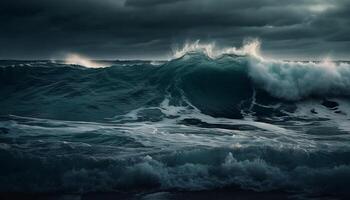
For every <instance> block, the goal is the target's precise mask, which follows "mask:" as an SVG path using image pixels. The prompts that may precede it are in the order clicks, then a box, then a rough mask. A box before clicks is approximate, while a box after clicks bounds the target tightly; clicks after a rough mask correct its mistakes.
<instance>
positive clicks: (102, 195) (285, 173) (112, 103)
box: [0, 51, 350, 199]
mask: <svg viewBox="0 0 350 200" xmlns="http://www.w3.org/2000/svg"><path fill="white" fill-rule="evenodd" d="M349 100H350V63H347V62H341V61H339V62H335V61H327V60H325V61H321V62H311V61H307V62H297V61H276V60H270V59H263V58H260V57H257V56H254V55H244V54H233V53H227V54H226V53H225V54H221V55H217V56H215V57H212V56H210V54H208V53H207V52H205V51H202V52H200V51H187V52H185V53H183V54H181V55H180V56H178V57H176V58H174V59H171V60H168V61H159V62H151V61H142V60H141V61H140V60H134V61H100V62H99V66H98V67H97V66H90V67H89V66H82V65H78V64H70V63H66V62H64V61H43V60H41V61H16V60H3V61H0V192H1V194H2V197H4V198H9V199H13V198H17V197H18V198H20V197H27V198H33V199H35V198H44V197H50V198H51V199H59V198H60V197H62V198H64V199H69V198H72V199H212V198H218V199H231V198H233V199H255V198H262V197H263V198H266V199H347V198H349V196H350V190H349V185H350V134H349V133H350V123H349V122H350V121H349V119H350V116H349V115H350V101H349ZM223 194H224V195H223Z"/></svg>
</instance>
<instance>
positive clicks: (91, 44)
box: [0, 0, 350, 60]
mask: <svg viewBox="0 0 350 200" xmlns="http://www.w3.org/2000/svg"><path fill="white" fill-rule="evenodd" d="M246 38H259V39H260V40H261V41H262V52H263V53H264V54H266V55H268V56H271V57H278V58H284V59H320V58H323V57H330V58H333V59H347V60H350V1H349V0H328V1H327V0H304V1H302V0H0V59H8V58H11V59H52V58H59V57H62V56H64V55H65V54H66V53H78V54H82V55H85V56H89V57H92V58H99V59H105V58H108V59H117V58H122V59H132V58H142V59H147V58H156V59H161V58H167V57H169V56H170V55H171V50H172V48H174V47H176V46H181V45H182V44H184V43H185V42H186V41H194V40H198V39H200V41H201V42H215V43H216V44H217V45H218V46H223V47H228V46H240V45H241V44H242V41H243V40H244V39H246Z"/></svg>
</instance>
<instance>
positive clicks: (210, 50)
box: [173, 39, 262, 59]
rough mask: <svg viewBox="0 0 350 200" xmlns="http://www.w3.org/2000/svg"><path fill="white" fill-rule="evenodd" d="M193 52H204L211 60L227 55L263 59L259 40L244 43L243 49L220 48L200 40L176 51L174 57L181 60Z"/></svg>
mask: <svg viewBox="0 0 350 200" xmlns="http://www.w3.org/2000/svg"><path fill="white" fill-rule="evenodd" d="M191 52H202V53H204V54H205V55H207V56H208V57H210V58H213V59H215V58H218V57H220V56H222V55H225V54H234V55H241V56H244V55H250V56H253V57H257V58H260V59H262V56H261V55H260V41H259V40H258V39H254V40H250V41H247V42H245V43H244V45H243V46H242V47H241V48H236V47H229V48H218V47H216V46H215V44H214V43H208V44H205V43H200V41H199V40H197V41H195V42H193V43H186V44H184V45H183V47H182V48H181V49H174V52H173V57H174V58H180V57H182V56H184V55H186V54H188V53H191Z"/></svg>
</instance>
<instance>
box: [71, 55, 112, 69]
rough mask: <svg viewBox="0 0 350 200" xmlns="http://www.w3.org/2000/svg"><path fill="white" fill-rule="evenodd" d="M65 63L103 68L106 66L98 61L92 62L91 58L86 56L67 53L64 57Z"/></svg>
mask: <svg viewBox="0 0 350 200" xmlns="http://www.w3.org/2000/svg"><path fill="white" fill-rule="evenodd" d="M65 64H69V65H80V66H84V67H88V68H103V67H107V66H106V65H103V64H101V63H98V62H94V61H92V60H91V59H89V58H87V57H83V56H81V55H78V54H68V55H67V56H66V58H65Z"/></svg>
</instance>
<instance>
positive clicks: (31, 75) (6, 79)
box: [0, 52, 350, 120]
mask: <svg viewBox="0 0 350 200" xmlns="http://www.w3.org/2000/svg"><path fill="white" fill-rule="evenodd" d="M0 93H1V97H2V98H1V99H0V101H1V102H0V103H1V105H3V106H4V108H5V109H2V111H0V112H1V114H17V115H26V116H35V117H43V118H45V117H49V118H56V119H67V118H68V120H99V119H104V118H109V117H113V116H115V115H118V114H123V113H124V114H125V113H127V112H129V111H131V110H134V109H137V108H140V107H147V106H157V105H159V104H160V103H161V102H162V101H163V100H164V98H165V97H170V98H171V100H170V103H171V104H172V105H174V106H189V107H195V108H197V109H199V110H201V111H202V112H203V113H205V114H208V115H211V116H214V117H228V118H242V116H243V115H244V113H254V114H255V115H257V116H264V115H283V113H285V112H290V111H293V110H294V109H295V103H296V102H299V101H303V100H307V99H310V98H316V99H320V100H323V99H327V98H332V97H345V98H347V97H348V96H349V95H350V66H349V64H347V63H338V64H335V63H332V62H329V61H327V62H282V61H274V60H265V59H263V58H261V57H257V56H251V55H240V56H238V55H232V54H230V55H228V54H224V55H220V56H218V57H215V58H211V57H209V56H208V55H207V54H204V53H203V52H187V53H186V54H184V55H183V56H181V57H180V58H177V59H174V60H171V61H169V62H165V63H164V64H161V65H159V66H155V65H152V64H150V63H147V62H138V63H125V62H114V63H113V64H112V66H111V67H107V68H99V69H91V68H84V67H79V66H77V65H67V64H57V63H51V62H47V63H41V62H37V63H35V62H34V63H31V64H26V65H25V66H23V64H18V63H17V64H15V65H12V66H4V67H1V68H0ZM274 105H278V106H277V107H276V106H274Z"/></svg>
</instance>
